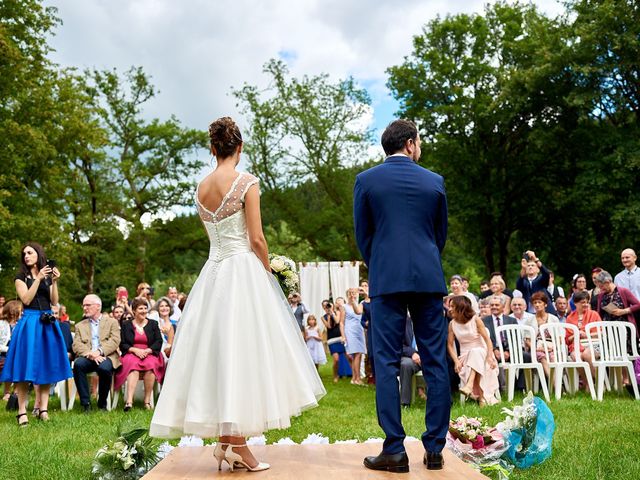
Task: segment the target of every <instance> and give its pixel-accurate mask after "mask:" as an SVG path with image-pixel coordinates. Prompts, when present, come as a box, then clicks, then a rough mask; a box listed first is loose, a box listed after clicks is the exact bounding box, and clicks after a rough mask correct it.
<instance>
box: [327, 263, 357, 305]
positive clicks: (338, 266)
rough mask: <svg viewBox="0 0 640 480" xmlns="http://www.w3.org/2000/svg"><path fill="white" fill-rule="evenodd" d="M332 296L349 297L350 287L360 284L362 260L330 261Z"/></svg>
mask: <svg viewBox="0 0 640 480" xmlns="http://www.w3.org/2000/svg"><path fill="white" fill-rule="evenodd" d="M329 276H330V277H331V296H332V297H333V299H334V300H335V299H336V298H338V297H343V298H345V299H346V298H347V289H348V288H354V287H355V288H357V287H359V286H360V262H353V263H351V262H330V263H329Z"/></svg>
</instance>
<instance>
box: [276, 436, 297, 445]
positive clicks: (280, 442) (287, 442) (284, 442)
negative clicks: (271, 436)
mask: <svg viewBox="0 0 640 480" xmlns="http://www.w3.org/2000/svg"><path fill="white" fill-rule="evenodd" d="M274 445H297V443H296V442H294V441H293V440H291V439H290V438H289V437H285V438H281V439H280V440H278V441H277V442H276V443H274Z"/></svg>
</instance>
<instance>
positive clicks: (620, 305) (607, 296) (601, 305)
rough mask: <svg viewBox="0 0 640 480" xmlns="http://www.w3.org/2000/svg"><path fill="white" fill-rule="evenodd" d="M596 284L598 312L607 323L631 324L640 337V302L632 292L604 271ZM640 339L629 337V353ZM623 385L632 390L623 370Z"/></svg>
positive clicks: (625, 371) (626, 371) (626, 373)
mask: <svg viewBox="0 0 640 480" xmlns="http://www.w3.org/2000/svg"><path fill="white" fill-rule="evenodd" d="M596 284H597V286H598V288H600V293H599V294H598V300H597V302H596V311H597V312H598V314H599V315H600V318H602V320H604V321H605V322H609V321H614V322H615V321H617V322H629V323H631V324H633V325H635V327H636V336H640V331H639V330H638V325H637V324H636V319H635V316H634V314H635V313H636V312H639V311H640V301H639V300H638V299H637V298H636V297H635V296H634V295H633V293H632V292H631V290H629V289H628V288H624V287H619V286H617V285H616V284H615V283H614V282H613V278H612V277H611V274H610V273H609V272H607V271H606V270H602V271H601V272H600V273H598V275H597V276H596ZM637 341H638V338H634V339H632V338H631V336H630V335H627V351H629V352H630V351H631V342H637ZM622 383H623V384H624V385H625V387H628V388H630V384H629V372H628V370H627V369H626V368H623V369H622Z"/></svg>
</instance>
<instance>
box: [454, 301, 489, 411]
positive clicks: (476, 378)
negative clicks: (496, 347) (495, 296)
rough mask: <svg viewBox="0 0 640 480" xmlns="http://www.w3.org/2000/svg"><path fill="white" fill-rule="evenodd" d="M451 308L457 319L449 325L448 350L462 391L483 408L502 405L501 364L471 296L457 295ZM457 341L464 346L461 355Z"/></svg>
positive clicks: (461, 346)
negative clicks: (498, 396)
mask: <svg viewBox="0 0 640 480" xmlns="http://www.w3.org/2000/svg"><path fill="white" fill-rule="evenodd" d="M449 305H450V312H451V316H452V318H453V320H452V321H451V322H449V338H448V342H447V349H448V351H449V355H450V356H451V359H452V360H453V362H454V364H455V370H456V373H457V374H458V375H460V385H462V387H460V392H461V393H462V394H463V395H465V396H466V397H471V398H473V399H474V400H477V401H478V403H479V405H480V406H481V407H483V406H484V405H493V404H495V403H498V399H497V398H496V394H497V393H498V390H499V388H500V385H499V383H498V368H497V367H498V364H497V363H496V359H495V357H494V356H493V352H492V348H491V347H492V343H491V340H490V338H489V333H488V332H487V329H486V328H485V326H484V323H482V320H481V319H480V317H478V316H477V315H475V313H474V311H473V308H472V307H471V301H470V300H469V299H468V298H467V297H465V296H463V295H456V296H455V297H453V298H452V299H451V301H450V304H449ZM454 340H458V343H459V344H460V355H458V354H457V352H456V347H455V342H454Z"/></svg>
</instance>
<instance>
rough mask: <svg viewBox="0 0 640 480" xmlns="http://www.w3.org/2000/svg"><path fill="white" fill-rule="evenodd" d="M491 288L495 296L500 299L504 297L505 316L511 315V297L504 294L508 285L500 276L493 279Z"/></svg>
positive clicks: (490, 284)
mask: <svg viewBox="0 0 640 480" xmlns="http://www.w3.org/2000/svg"><path fill="white" fill-rule="evenodd" d="M489 288H490V289H491V291H492V292H493V294H494V295H497V296H498V297H502V298H503V299H504V314H505V315H509V314H510V313H511V297H509V295H507V294H506V293H504V291H505V289H506V288H507V285H506V284H505V283H504V280H503V279H502V277H501V276H498V275H495V276H493V277H491V281H490V282H489Z"/></svg>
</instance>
